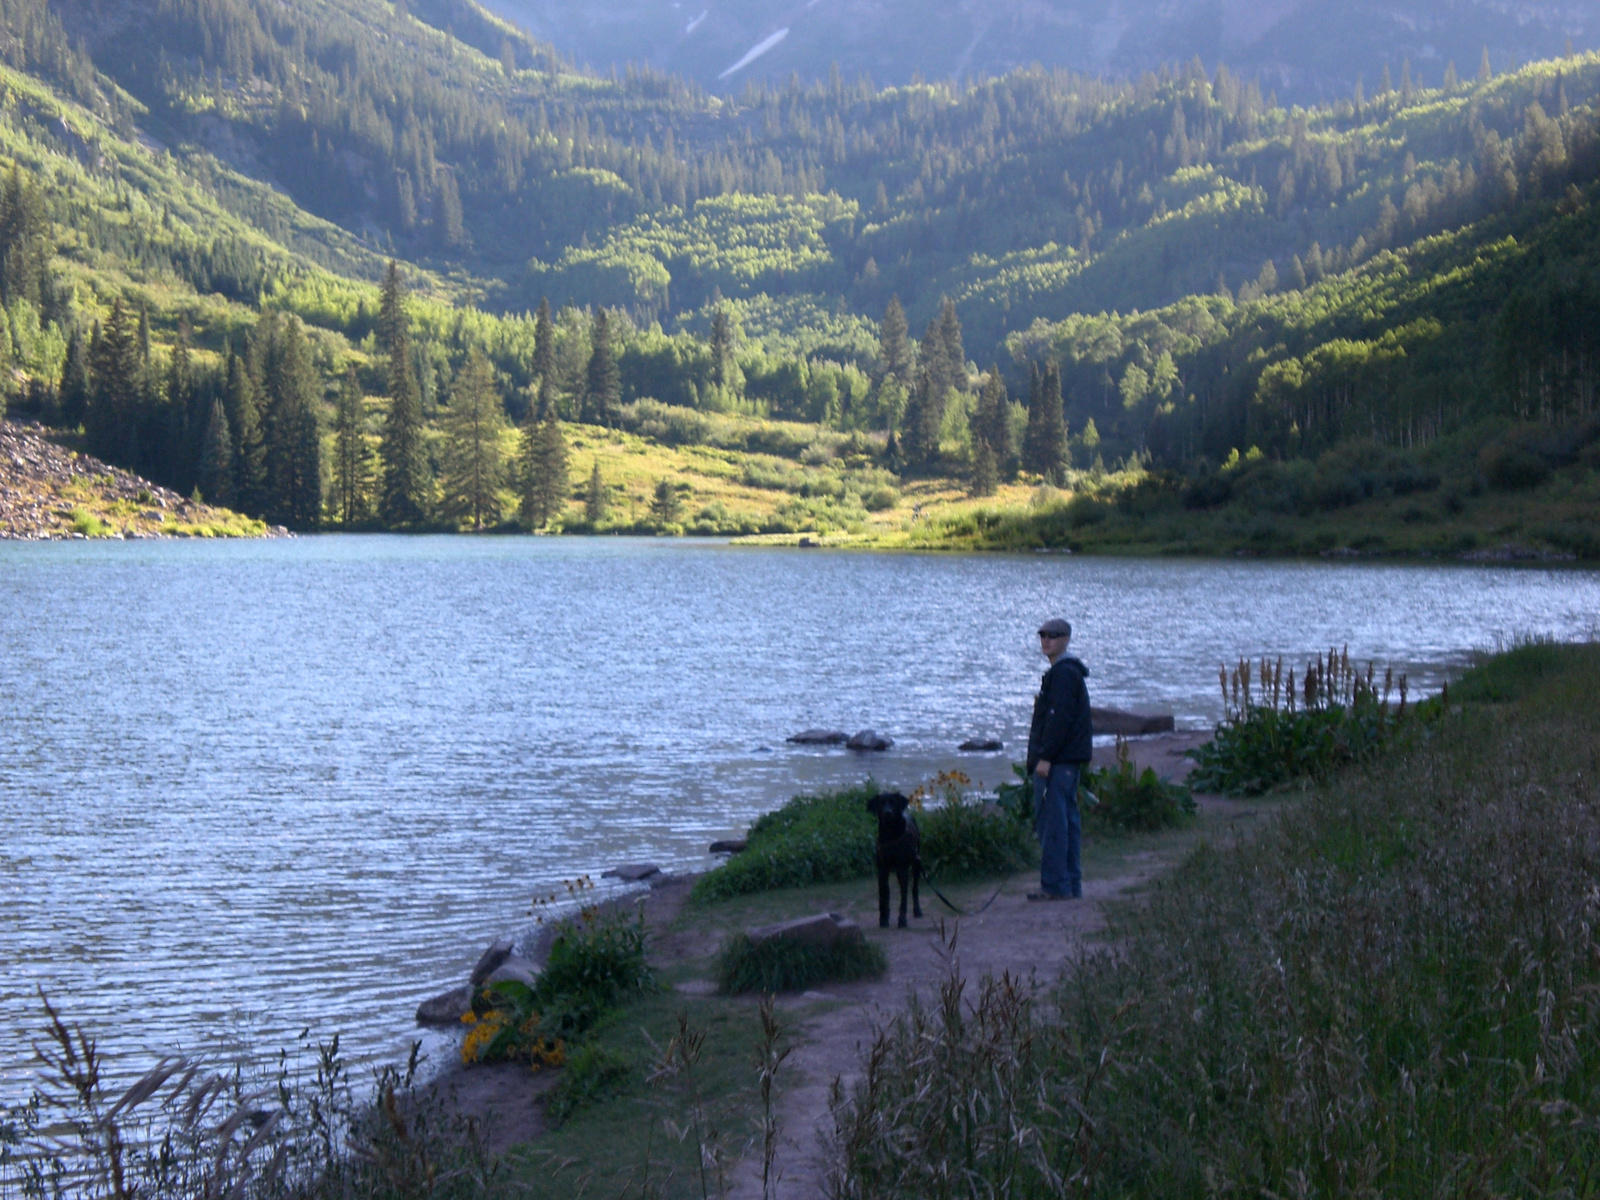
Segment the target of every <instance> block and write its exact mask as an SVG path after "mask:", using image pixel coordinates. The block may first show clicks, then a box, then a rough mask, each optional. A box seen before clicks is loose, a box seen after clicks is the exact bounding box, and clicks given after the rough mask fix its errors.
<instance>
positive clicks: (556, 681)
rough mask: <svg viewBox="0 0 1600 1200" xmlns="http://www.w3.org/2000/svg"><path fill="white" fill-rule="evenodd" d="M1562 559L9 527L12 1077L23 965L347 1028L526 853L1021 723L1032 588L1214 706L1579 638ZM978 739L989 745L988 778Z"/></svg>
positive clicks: (75, 986)
mask: <svg viewBox="0 0 1600 1200" xmlns="http://www.w3.org/2000/svg"><path fill="white" fill-rule="evenodd" d="M1596 612H1600V579H1597V577H1596V575H1594V574H1593V573H1588V572H1577V571H1528V570H1504V569H1469V568H1459V567H1449V568H1425V567H1411V566H1405V567H1401V566H1366V565H1326V564H1305V563H1254V562H1166V561H1159V562H1158V561H1149V560H1139V561H1117V560H1085V559H1074V558H1060V557H1053V556H1049V557H1047V556H1026V557H953V556H938V557H920V556H909V555H900V556H887V555H868V554H855V553H831V552H825V551H808V552H799V551H794V550H751V549H742V548H730V547H724V546H715V545H705V544H691V543H683V542H665V541H615V540H554V539H526V538H517V539H482V540H473V539H467V538H423V539H402V538H345V539H338V538H320V539H316V538H313V539H301V540H299V541H295V542H281V543H280V542H274V543H253V544H237V545H202V544H187V543H126V544H110V545H86V544H83V543H76V544H70V543H69V544H59V543H58V544H48V545H39V544H16V543H10V544H0V699H3V703H4V708H3V710H0V894H3V895H4V898H5V905H4V911H5V918H4V921H3V923H0V963H3V964H4V968H5V969H4V973H3V978H0V1072H3V1075H0V1094H5V1093H11V1094H14V1093H15V1091H16V1090H17V1089H19V1088H20V1087H21V1086H22V1079H23V1071H24V1065H25V1063H26V1061H27V1058H28V1055H29V1049H28V1047H29V1044H30V1042H31V1040H32V1034H31V1032H30V1031H31V1030H32V1029H35V1028H37V1024H38V1022H37V1000H36V997H35V992H34V989H35V986H36V985H42V986H44V987H45V988H46V990H47V991H48V992H49V993H50V994H51V995H52V996H53V997H55V998H58V999H59V1000H60V1001H61V1002H62V1004H63V1006H64V1008H65V1010H66V1011H67V1013H69V1014H70V1015H72V1016H75V1017H77V1018H80V1019H83V1020H85V1021H86V1022H87V1023H88V1024H89V1025H90V1026H91V1027H92V1028H93V1029H94V1030H95V1031H96V1032H97V1033H98V1034H99V1035H100V1037H101V1039H102V1043H103V1044H104V1045H105V1046H107V1047H108V1048H111V1049H114V1050H126V1049H132V1048H141V1049H143V1048H151V1049H154V1048H159V1047H166V1046H171V1045H174V1044H182V1045H187V1046H189V1047H194V1046H196V1045H199V1044H202V1043H204V1042H206V1041H208V1040H209V1039H210V1038H211V1037H213V1036H214V1035H215V1034H216V1033H217V1032H218V1031H221V1030H234V1029H243V1030H246V1031H248V1035H249V1037H250V1038H251V1039H252V1040H253V1041H254V1043H255V1044H256V1045H257V1046H259V1047H260V1048H261V1049H263V1050H266V1051H270V1050H273V1049H275V1048H276V1047H278V1046H280V1045H286V1044H288V1043H289V1042H291V1041H292V1039H293V1038H294V1036H295V1035H296V1034H297V1033H298V1032H299V1031H300V1029H302V1028H303V1027H304V1026H306V1025H308V1024H309V1025H313V1026H315V1027H317V1028H319V1029H322V1030H325V1031H327V1032H332V1031H333V1030H334V1029H340V1030H342V1031H343V1032H344V1034H345V1038H346V1044H347V1045H349V1046H350V1047H351V1048H352V1049H353V1050H355V1051H357V1052H363V1051H365V1052H370V1051H373V1050H375V1049H380V1048H388V1047H392V1046H394V1045H396V1044H397V1043H399V1041H400V1040H401V1038H402V1037H403V1036H404V1035H405V1034H406V1033H407V1032H408V1031H409V1030H410V1029H411V1014H412V1012H413V1010H414V1008H415V1006H416V1003H417V1002H418V1000H420V999H421V998H423V997H424V996H426V995H428V994H431V992H432V991H434V990H437V988H438V986H439V985H440V983H441V982H443V981H451V980H454V979H455V978H457V977H458V976H459V975H460V974H461V973H462V972H463V971H464V970H465V968H466V966H467V965H469V964H470V962H471V960H472V959H473V957H474V956H475V954H476V951H477V949H478V948H479V947H480V945H481V944H482V943H483V942H484V941H485V940H486V939H488V938H489V937H490V936H492V935H494V934H495V933H497V932H502V931H506V930H512V929H517V928H520V927H521V925H522V923H523V922H524V921H525V920H526V917H525V914H526V912H527V908H528V900H529V897H530V895H531V894H532V892H533V891H534V890H535V889H536V888H538V887H540V886H541V885H545V884H548V883H550V882H552V881H554V880H557V879H561V878H566V877H569V876H571V875H573V874H576V873H578V872H595V873H598V871H599V870H601V869H602V868H604V867H606V866H607V865H611V864H614V863H617V862H623V861H639V860H653V861H656V862H659V863H662V864H663V865H665V866H669V867H672V866H678V867H686V866H698V865H703V864H705V863H706V861H707V860H706V858H705V856H704V854H703V851H704V848H705V846H706V845H707V843H708V842H709V841H710V840H712V839H713V838H715V837H719V836H724V835H727V834H729V833H731V832H735V831H737V830H740V829H742V828H743V827H744V825H745V824H746V822H747V821H748V820H749V819H750V817H751V816H752V815H754V814H756V813H758V812H760V811H763V810H764V809H766V808H769V807H771V806H772V805H773V804H775V803H777V802H779V801H780V800H781V799H783V798H784V797H785V796H787V795H788V794H790V793H791V792H792V791H794V790H795V789H796V788H797V787H799V786H802V785H808V784H811V783H831V782H842V781H845V780H850V779H858V778H859V777H860V776H861V775H862V774H864V773H865V770H866V769H867V768H866V766H865V765H864V764H863V762H862V760H860V759H858V758H854V757H852V756H850V755H849V754H848V753H846V752H842V751H802V750H796V749H793V748H790V747H787V746H785V745H784V741H783V739H784V738H785V736H787V735H788V734H789V733H791V732H794V731H795V730H798V729H801V728H805V727H807V726H813V725H828V726H834V727H838V728H842V729H848V730H854V729H857V728H860V727H863V726H872V727H874V728H876V729H878V730H880V731H883V732H887V733H889V734H890V735H892V736H893V737H894V738H895V740H896V743H897V744H896V748H895V750H894V751H892V752H891V753H890V754H888V755H885V756H879V757H877V758H874V759H873V760H872V763H871V768H872V769H873V770H874V771H875V772H876V773H877V775H878V776H879V777H880V778H883V779H885V780H889V781H892V782H896V783H906V784H912V783H915V782H917V778H916V776H918V775H920V773H921V772H922V771H924V770H926V769H928V768H929V767H930V765H931V764H932V763H933V762H934V761H936V760H937V759H939V758H942V757H946V756H948V754H949V752H950V751H951V750H952V748H953V747H954V746H955V745H956V744H957V743H959V742H960V741H962V740H963V739H964V738H966V737H969V736H972V735H974V734H997V735H999V736H1001V737H1004V738H1005V739H1006V740H1007V743H1008V745H1010V746H1019V744H1020V740H1021V739H1022V738H1023V737H1024V734H1025V724H1024V722H1025V719H1026V716H1027V713H1028V707H1029V700H1030V696H1031V693H1032V690H1033V689H1034V688H1035V687H1036V686H1037V678H1038V671H1039V669H1040V666H1041V660H1039V658H1038V651H1037V643H1036V639H1035V637H1034V636H1033V633H1034V630H1035V629H1036V628H1037V624H1038V621H1039V620H1040V619H1041V618H1042V617H1043V616H1044V615H1046V614H1057V613H1059V614H1063V615H1066V616H1068V617H1069V618H1071V619H1072V621H1073V622H1074V625H1075V626H1076V628H1077V631H1078V632H1077V637H1076V638H1075V640H1074V643H1073V649H1074V651H1075V652H1076V653H1078V654H1080V655H1081V656H1082V657H1084V658H1085V659H1086V660H1087V661H1088V662H1089V663H1090V665H1091V668H1092V671H1093V674H1092V676H1091V678H1090V686H1091V689H1092V692H1093V695H1094V698H1095V701H1096V702H1097V703H1102V704H1114V705H1121V706H1127V707H1135V708H1145V709H1165V710H1169V711H1174V712H1176V713H1177V714H1178V716H1179V721H1180V724H1183V723H1188V724H1192V725H1203V724H1205V723H1208V722H1209V721H1211V720H1213V719H1214V718H1215V716H1216V714H1217V708H1218V702H1217V699H1216V697H1215V692H1216V682H1215V681H1216V668H1217V665H1218V663H1219V662H1221V661H1222V660H1224V659H1232V658H1233V657H1235V656H1236V655H1238V654H1239V653H1241V652H1250V653H1263V652H1264V653H1269V654H1278V653H1282V654H1284V655H1286V656H1288V657H1289V658H1290V659H1291V661H1293V660H1294V659H1296V658H1298V657H1300V656H1303V655H1304V654H1306V653H1308V652H1310V651H1312V650H1315V649H1317V648H1322V647H1326V646H1329V645H1344V644H1346V643H1348V644H1349V646H1350V648H1351V652H1352V654H1353V655H1358V656H1360V657H1361V658H1363V659H1364V658H1366V657H1367V656H1369V655H1370V656H1372V657H1374V658H1376V659H1377V660H1378V661H1379V663H1380V667H1381V666H1382V665H1383V664H1385V663H1392V664H1394V665H1396V666H1397V667H1399V668H1401V669H1406V670H1409V671H1410V672H1411V675H1412V678H1413V680H1414V681H1419V682H1421V683H1423V684H1426V683H1428V682H1430V681H1436V680H1437V679H1438V678H1439V677H1440V673H1441V672H1442V671H1443V670H1445V669H1446V668H1447V667H1448V666H1450V665H1451V664H1457V663H1459V662H1460V661H1462V659H1463V656H1464V655H1465V654H1466V653H1467V652H1468V651H1470V650H1471V649H1472V648H1474V647H1481V646H1486V645H1492V644H1493V643H1494V642H1495V640H1496V638H1500V637H1506V636H1510V635H1513V634H1515V633H1519V632H1553V633H1557V634H1562V635H1568V636H1570V635H1573V634H1578V633H1584V632H1587V631H1588V630H1589V629H1590V628H1591V623H1592V621H1593V619H1594V618H1593V614H1594V613H1596ZM1004 769H1005V764H1004V760H1003V758H989V759H980V760H978V766H977V768H976V769H975V770H974V771H973V773H974V774H976V775H978V776H979V777H980V778H982V779H984V780H985V781H987V782H991V783H992V782H994V781H995V780H997V779H998V778H999V777H1000V775H1001V773H1002V772H1003V771H1004Z"/></svg>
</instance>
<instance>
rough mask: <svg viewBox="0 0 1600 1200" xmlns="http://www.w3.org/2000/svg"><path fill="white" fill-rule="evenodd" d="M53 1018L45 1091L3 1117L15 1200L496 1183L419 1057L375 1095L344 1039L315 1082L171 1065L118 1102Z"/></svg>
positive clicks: (281, 1070) (313, 1074) (81, 1045)
mask: <svg viewBox="0 0 1600 1200" xmlns="http://www.w3.org/2000/svg"><path fill="white" fill-rule="evenodd" d="M45 1011H46V1013H47V1017H48V1024H47V1026H46V1030H45V1038H44V1041H43V1042H42V1043H41V1044H40V1046H39V1058H40V1063H41V1066H42V1067H43V1069H44V1074H43V1077H42V1080H41V1083H40V1086H39V1088H38V1090H37V1091H36V1092H35V1094H34V1096H33V1097H32V1099H31V1100H30V1101H29V1102H28V1103H27V1104H25V1105H22V1106H20V1107H17V1108H13V1109H10V1110H6V1111H4V1112H0V1197H3V1198H4V1200H12V1198H14V1197H15V1198H23V1197H27V1198H30V1200H32V1198H41V1200H42V1198H44V1197H67V1196H70V1197H74V1198H78V1200H220V1198H222V1197H229V1198H233V1197H237V1198H240V1200H358V1198H363V1200H377V1198H380V1197H382V1198H388V1197H396V1198H398V1197H403V1196H422V1195H426V1196H430V1197H438V1198H439V1200H455V1198H457V1197H460V1198H462V1200H465V1198H466V1197H474V1196H481V1195H483V1194H484V1193H485V1191H486V1189H488V1188H489V1187H490V1186H491V1185H492V1184H493V1183H494V1181H495V1179H496V1177H497V1175H498V1167H497V1166H496V1165H495V1164H494V1163H493V1162H492V1161H491V1160H490V1158H489V1156H488V1154H487V1153H486V1152H485V1150H484V1148H483V1145H482V1141H481V1139H480V1137H479V1134H478V1130H477V1128H476V1126H475V1125H474V1124H473V1123H472V1122H470V1121H466V1120H461V1119H456V1118H451V1117H448V1116H447V1115H446V1114H445V1111H444V1109H443V1107H442V1105H441V1104H439V1103H438V1102H436V1101H430V1100H428V1099H426V1098H425V1097H424V1096H423V1094H422V1093H420V1092H419V1091H418V1090H417V1089H416V1087H415V1086H414V1085H415V1082H416V1069H417V1057H416V1051H415V1049H413V1053H412V1058H411V1061H410V1062H409V1063H408V1064H407V1066H406V1067H405V1068H404V1069H393V1068H386V1069H384V1070H382V1071H380V1072H379V1073H378V1074H377V1076H376V1078H375V1079H374V1080H373V1082H372V1084H371V1086H370V1087H369V1088H362V1087H357V1086H356V1085H355V1084H354V1083H353V1081H352V1080H351V1078H350V1075H349V1072H348V1070H347V1067H346V1065H345V1063H344V1061H343V1059H342V1058H341V1056H340V1053H339V1042H338V1039H337V1038H334V1039H333V1041H332V1042H331V1043H328V1044H325V1045H321V1046H318V1047H317V1049H316V1054H315V1059H314V1062H313V1065H312V1066H310V1067H309V1068H308V1069H307V1070H304V1071H302V1070H298V1069H296V1067H295V1066H294V1065H293V1064H292V1063H291V1061H290V1060H289V1058H288V1057H287V1056H284V1057H282V1058H281V1059H280V1062H279V1064H278V1067H277V1070H276V1071H275V1072H274V1073H271V1074H267V1075H263V1076H260V1077H252V1076H248V1075H246V1074H245V1073H244V1072H243V1071H242V1070H241V1069H239V1068H237V1067H228V1066H225V1065H219V1064H213V1063H207V1062H205V1061H202V1060H196V1059H188V1058H181V1057H167V1058H163V1059H162V1060H160V1061H159V1062H158V1063H157V1064H156V1065H155V1066H154V1067H152V1068H151V1069H150V1070H149V1071H148V1072H147V1073H146V1074H145V1075H143V1076H142V1077H141V1078H139V1079H138V1080H136V1081H135V1082H134V1083H133V1084H132V1085H130V1086H128V1087H126V1088H123V1089H120V1090H112V1089H111V1088H110V1087H109V1083H108V1080H107V1078H106V1063H105V1061H104V1059H103V1058H102V1056H101V1054H100V1052H99V1049H98V1047H97V1046H96V1045H95V1042H94V1039H93V1038H91V1037H90V1036H89V1035H88V1034H86V1033H85V1032H84V1031H83V1030H82V1029H80V1028H78V1027H76V1026H73V1025H71V1024H69V1023H68V1022H67V1021H65V1020H64V1019H63V1018H62V1017H61V1016H60V1015H59V1014H58V1013H57V1012H56V1011H55V1009H54V1008H52V1007H50V1005H49V1004H48V1002H46V1004H45Z"/></svg>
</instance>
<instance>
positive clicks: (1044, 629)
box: [1039, 617, 1072, 637]
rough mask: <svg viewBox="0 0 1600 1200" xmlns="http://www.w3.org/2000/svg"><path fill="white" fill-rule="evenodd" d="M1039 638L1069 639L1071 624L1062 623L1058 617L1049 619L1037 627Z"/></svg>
mask: <svg viewBox="0 0 1600 1200" xmlns="http://www.w3.org/2000/svg"><path fill="white" fill-rule="evenodd" d="M1039 636H1040V637H1071V636H1072V622H1070V621H1063V620H1062V619H1061V618H1060V617H1051V618H1050V619H1049V620H1048V621H1046V622H1045V623H1044V624H1043V625H1041V626H1039Z"/></svg>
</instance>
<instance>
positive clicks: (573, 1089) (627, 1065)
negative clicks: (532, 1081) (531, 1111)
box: [544, 1042, 633, 1125]
mask: <svg viewBox="0 0 1600 1200" xmlns="http://www.w3.org/2000/svg"><path fill="white" fill-rule="evenodd" d="M632 1073H633V1064H632V1063H631V1062H629V1061H628V1060H627V1058H625V1057H624V1056H623V1055H621V1054H618V1053H617V1052H616V1051H615V1050H611V1049H608V1048H607V1047H605V1046H602V1045H601V1044H600V1043H598V1042H587V1043H585V1044H584V1045H582V1046H580V1047H578V1049H576V1050H574V1051H573V1052H572V1054H571V1055H570V1056H569V1057H568V1058H567V1069H566V1071H565V1072H564V1073H563V1074H562V1076H561V1082H560V1083H558V1084H556V1086H555V1087H554V1088H552V1089H551V1091H550V1096H549V1099H548V1100H547V1101H546V1102H545V1109H544V1113H545V1117H546V1118H547V1119H548V1120H549V1121H550V1123H551V1124H552V1125H560V1124H562V1123H564V1122H565V1121H567V1120H568V1119H569V1118H571V1116H572V1115H573V1114H574V1113H576V1112H578V1111H579V1110H581V1109H585V1108H588V1107H590V1106H591V1105H593V1104H596V1103H598V1102H599V1101H601V1100H603V1099H605V1097H606V1096H608V1095H610V1094H611V1093H613V1092H615V1091H617V1090H618V1089H619V1088H620V1087H621V1086H622V1085H623V1084H624V1083H626V1082H627V1079H628V1077H629V1076H630V1075H631V1074H632Z"/></svg>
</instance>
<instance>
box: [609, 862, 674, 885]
mask: <svg viewBox="0 0 1600 1200" xmlns="http://www.w3.org/2000/svg"><path fill="white" fill-rule="evenodd" d="M659 874H661V868H660V867H658V866H656V864H655V863H627V864H625V865H623V866H620V867H612V868H611V869H610V870H609V871H606V872H604V873H603V874H602V875H601V876H600V878H601V879H620V880H622V882H623V883H640V882H643V881H644V880H646V879H649V878H650V877H651V876H652V875H659Z"/></svg>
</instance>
